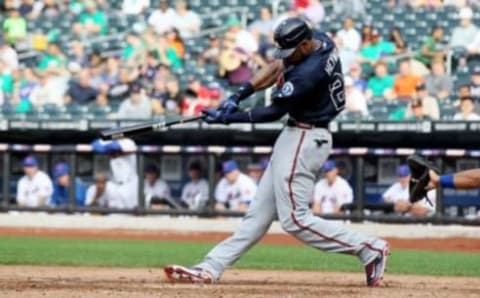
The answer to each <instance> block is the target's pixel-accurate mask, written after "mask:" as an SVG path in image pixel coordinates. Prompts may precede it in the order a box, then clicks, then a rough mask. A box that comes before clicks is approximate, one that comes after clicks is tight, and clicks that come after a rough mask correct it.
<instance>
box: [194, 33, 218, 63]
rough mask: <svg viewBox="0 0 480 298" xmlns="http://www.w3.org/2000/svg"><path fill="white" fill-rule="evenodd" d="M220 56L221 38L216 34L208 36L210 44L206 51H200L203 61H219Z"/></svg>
mask: <svg viewBox="0 0 480 298" xmlns="http://www.w3.org/2000/svg"><path fill="white" fill-rule="evenodd" d="M219 57H220V40H219V39H218V37H217V36H216V35H214V34H210V35H209V36H208V45H207V48H206V49H205V51H203V52H202V53H200V58H199V59H200V61H201V63H202V64H203V63H218V60H219Z"/></svg>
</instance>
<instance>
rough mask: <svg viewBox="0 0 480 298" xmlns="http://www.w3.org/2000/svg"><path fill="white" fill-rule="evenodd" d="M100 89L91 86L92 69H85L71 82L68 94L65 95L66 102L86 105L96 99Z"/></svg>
mask: <svg viewBox="0 0 480 298" xmlns="http://www.w3.org/2000/svg"><path fill="white" fill-rule="evenodd" d="M97 94H98V90H96V89H94V88H92V87H91V86H90V70H89V69H83V70H81V71H80V73H79V74H78V78H77V79H74V80H72V81H71V82H70V86H69V87H68V90H67V94H66V95H65V103H72V102H73V103H77V104H80V105H86V104H88V103H90V102H92V101H94V100H95V99H96V97H97Z"/></svg>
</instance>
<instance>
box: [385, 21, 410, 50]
mask: <svg viewBox="0 0 480 298" xmlns="http://www.w3.org/2000/svg"><path fill="white" fill-rule="evenodd" d="M388 40H389V41H390V42H391V43H393V44H394V45H395V54H403V53H405V52H406V51H407V50H408V45H407V42H406V41H405V39H404V38H403V36H402V32H401V31H400V29H399V28H398V27H392V29H391V30H390V36H389V39H388Z"/></svg>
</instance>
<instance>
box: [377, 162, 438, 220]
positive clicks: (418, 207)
mask: <svg viewBox="0 0 480 298" xmlns="http://www.w3.org/2000/svg"><path fill="white" fill-rule="evenodd" d="M397 177H398V181H397V182H395V183H394V184H393V185H392V186H390V187H389V188H388V189H387V191H385V193H384V194H383V196H382V197H383V201H384V202H386V203H393V204H394V207H393V209H394V211H395V212H397V213H401V214H409V215H413V216H428V215H432V214H433V212H435V208H434V207H432V206H430V205H429V204H428V203H427V202H426V201H425V200H422V201H419V202H417V203H414V204H412V203H410V201H409V199H408V198H409V196H410V195H409V181H410V168H409V167H408V166H407V165H400V166H398V167H397ZM427 195H428V197H429V198H430V200H432V199H433V201H432V202H435V197H436V193H435V191H434V190H432V191H429V192H428V194H427Z"/></svg>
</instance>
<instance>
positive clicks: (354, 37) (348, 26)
mask: <svg viewBox="0 0 480 298" xmlns="http://www.w3.org/2000/svg"><path fill="white" fill-rule="evenodd" d="M337 37H338V38H339V39H341V40H342V42H343V47H344V48H345V49H347V50H349V51H352V52H355V53H356V52H358V51H359V50H360V46H361V43H362V37H361V36H360V33H359V32H358V31H357V29H355V23H354V22H353V19H352V18H351V17H347V18H345V20H344V21H343V28H342V29H341V30H340V31H338V32H337Z"/></svg>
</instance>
